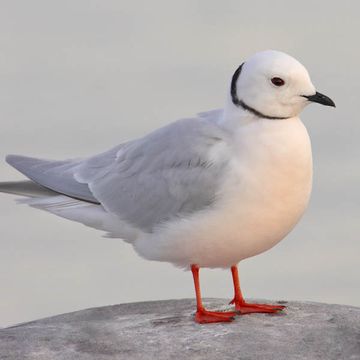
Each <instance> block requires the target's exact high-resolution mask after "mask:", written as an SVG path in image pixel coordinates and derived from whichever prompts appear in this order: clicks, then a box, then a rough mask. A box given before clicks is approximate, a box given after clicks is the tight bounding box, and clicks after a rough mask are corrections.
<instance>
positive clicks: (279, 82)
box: [271, 77, 285, 86]
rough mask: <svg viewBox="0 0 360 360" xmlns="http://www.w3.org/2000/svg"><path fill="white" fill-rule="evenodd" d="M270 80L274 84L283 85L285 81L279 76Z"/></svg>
mask: <svg viewBox="0 0 360 360" xmlns="http://www.w3.org/2000/svg"><path fill="white" fill-rule="evenodd" d="M271 82H272V83H273V84H274V85H275V86H283V85H285V81H284V80H283V79H281V78H279V77H273V78H272V79H271Z"/></svg>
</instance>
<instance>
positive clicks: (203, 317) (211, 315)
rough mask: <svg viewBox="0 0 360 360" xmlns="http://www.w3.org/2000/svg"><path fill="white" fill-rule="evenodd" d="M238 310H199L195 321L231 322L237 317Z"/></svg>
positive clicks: (203, 322)
mask: <svg viewBox="0 0 360 360" xmlns="http://www.w3.org/2000/svg"><path fill="white" fill-rule="evenodd" d="M235 315H236V312H234V311H229V312H220V311H208V310H205V309H204V310H198V311H197V312H196V314H195V321H196V322H197V323H199V324H210V323H222V322H231V321H233V320H234V319H235V317H234V316H235Z"/></svg>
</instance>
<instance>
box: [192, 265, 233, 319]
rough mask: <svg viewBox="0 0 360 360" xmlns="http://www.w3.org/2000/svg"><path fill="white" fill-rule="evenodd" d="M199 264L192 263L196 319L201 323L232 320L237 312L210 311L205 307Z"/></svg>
mask: <svg viewBox="0 0 360 360" xmlns="http://www.w3.org/2000/svg"><path fill="white" fill-rule="evenodd" d="M199 270H200V268H199V266H197V265H191V272H192V274H193V278H194V285H195V294H196V314H195V321H196V322H197V323H199V324H208V323H218V322H230V321H232V320H234V316H235V315H237V313H236V312H233V311H228V312H221V311H209V310H206V309H205V308H204V305H203V303H202V299H201V291H200V281H199Z"/></svg>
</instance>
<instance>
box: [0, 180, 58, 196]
mask: <svg viewBox="0 0 360 360" xmlns="http://www.w3.org/2000/svg"><path fill="white" fill-rule="evenodd" d="M0 192H2V193H7V194H13V195H21V196H25V197H28V198H38V197H44V196H53V195H58V194H57V193H56V192H55V191H52V190H49V189H47V188H44V187H43V186H41V185H38V184H36V183H34V182H33V181H30V180H25V181H8V182H0Z"/></svg>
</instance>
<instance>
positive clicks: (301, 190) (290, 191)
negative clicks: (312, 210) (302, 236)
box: [134, 118, 312, 267]
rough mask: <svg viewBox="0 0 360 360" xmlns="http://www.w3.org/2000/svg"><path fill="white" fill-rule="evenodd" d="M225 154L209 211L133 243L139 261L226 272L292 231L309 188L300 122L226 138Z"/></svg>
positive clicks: (263, 125)
mask: <svg viewBox="0 0 360 360" xmlns="http://www.w3.org/2000/svg"><path fill="white" fill-rule="evenodd" d="M230 150H231V154H232V156H231V160H230V162H229V167H228V170H227V172H226V173H225V174H224V179H225V181H224V185H223V186H222V191H221V192H220V193H219V194H218V201H217V202H216V204H215V206H214V207H212V208H211V209H209V210H206V211H204V212H199V213H196V214H194V215H193V216H192V217H190V218H189V219H183V220H177V221H174V222H173V223H172V224H169V226H167V227H166V228H164V229H163V230H162V231H161V232H157V233H155V234H153V235H152V236H151V238H149V237H147V238H146V239H139V241H137V242H136V243H135V244H134V245H135V247H136V249H137V251H138V252H139V253H140V254H141V255H142V256H144V257H146V258H149V259H152V260H160V261H169V262H172V263H174V264H176V265H178V266H182V267H186V266H188V265H189V264H193V263H194V264H198V265H199V266H202V267H229V266H231V265H233V264H236V263H238V262H239V261H240V260H242V259H245V258H247V257H250V256H254V255H257V254H259V253H261V252H263V251H266V250H268V249H269V248H271V247H272V246H274V245H275V244H277V243H278V242H279V241H281V240H282V239H283V238H284V237H285V236H286V234H287V233H288V232H289V231H290V230H291V229H292V228H293V227H294V225H295V224H296V223H297V222H298V220H299V219H300V217H301V215H302V214H303V212H304V210H305V208H306V206H307V203H308V200H309V195H310V192H311V182H312V158H311V146H310V141H309V137H308V134H307V131H306V129H305V127H304V125H303V124H302V123H301V121H300V120H299V119H297V118H294V119H290V120H286V121H276V122H273V121H269V120H264V121H258V122H257V123H252V124H250V125H248V126H246V127H244V128H241V129H240V130H239V133H238V134H236V135H235V136H234V143H233V147H231V149H230ZM217 156H218V155H217ZM224 156H226V154H224ZM227 156H228V154H227Z"/></svg>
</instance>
